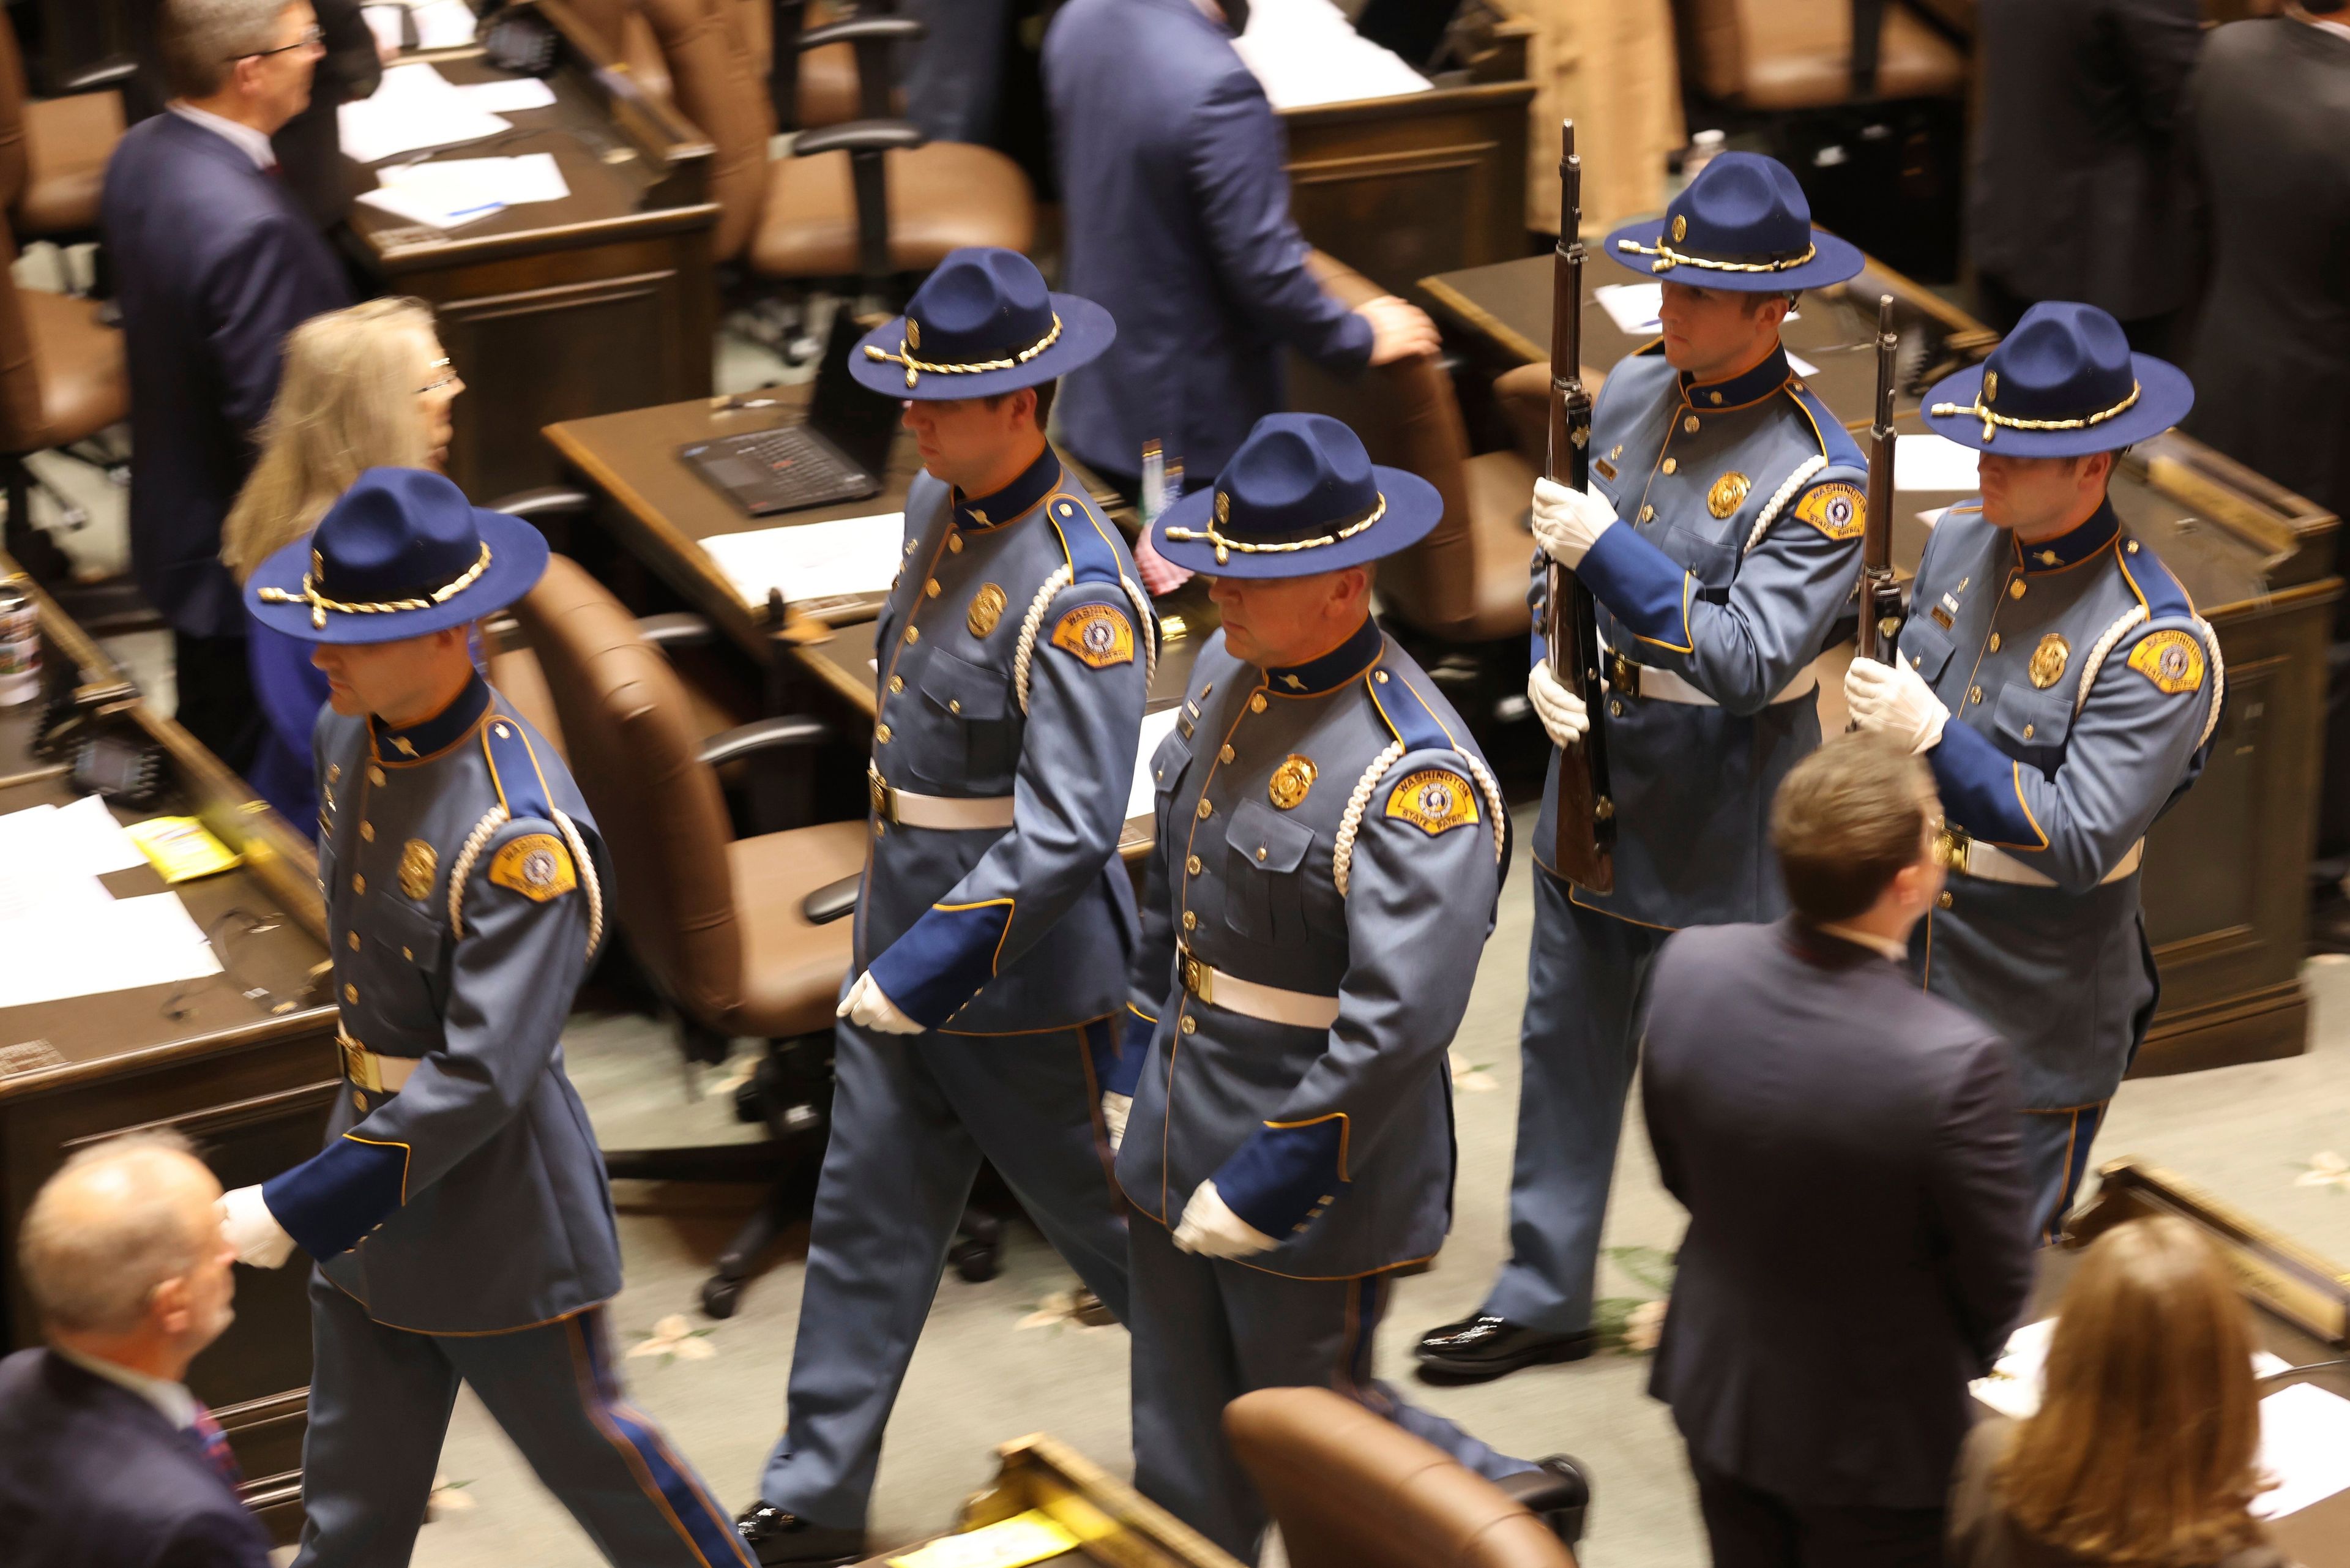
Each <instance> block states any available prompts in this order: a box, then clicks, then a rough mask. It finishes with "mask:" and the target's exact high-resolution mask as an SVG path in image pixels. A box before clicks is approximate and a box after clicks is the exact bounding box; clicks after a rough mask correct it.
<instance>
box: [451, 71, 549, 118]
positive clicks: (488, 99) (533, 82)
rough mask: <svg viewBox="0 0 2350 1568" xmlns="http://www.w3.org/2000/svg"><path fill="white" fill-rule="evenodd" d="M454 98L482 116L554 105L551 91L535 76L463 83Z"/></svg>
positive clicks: (516, 112) (512, 112) (546, 107)
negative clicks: (478, 110)
mask: <svg viewBox="0 0 2350 1568" xmlns="http://www.w3.org/2000/svg"><path fill="white" fill-rule="evenodd" d="M457 96H459V97H460V98H462V99H464V100H465V101H466V102H467V103H469V104H471V105H472V106H473V108H475V109H480V110H481V111H482V112H483V113H484V114H519V113H521V112H522V111H523V110H525V109H548V108H552V107H553V106H554V103H555V89H554V88H551V87H549V86H547V85H546V83H545V82H543V81H540V80H539V79H538V78H536V77H516V78H514V79H513V80H512V81H503V82H463V83H461V84H459V86H458V88H457Z"/></svg>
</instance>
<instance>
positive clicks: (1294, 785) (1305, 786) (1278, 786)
mask: <svg viewBox="0 0 2350 1568" xmlns="http://www.w3.org/2000/svg"><path fill="white" fill-rule="evenodd" d="M1314 772H1315V769H1314V761H1313V759H1312V758H1311V757H1301V756H1299V755H1298V754H1297V753H1295V752H1292V753H1290V754H1289V755H1288V756H1287V757H1285V758H1284V759H1283V761H1282V764H1281V765H1280V766H1279V767H1277V768H1275V769H1274V770H1273V777H1272V778H1271V779H1269V780H1267V781H1266V783H1265V786H1264V792H1265V794H1268V795H1271V796H1272V797H1273V804H1274V805H1277V806H1279V807H1281V809H1282V810H1284V811H1288V810H1291V809H1292V808H1294V807H1295V805H1297V803H1298V802H1300V801H1302V800H1304V799H1305V792H1306V791H1307V790H1310V789H1312V788H1313V787H1314Z"/></svg>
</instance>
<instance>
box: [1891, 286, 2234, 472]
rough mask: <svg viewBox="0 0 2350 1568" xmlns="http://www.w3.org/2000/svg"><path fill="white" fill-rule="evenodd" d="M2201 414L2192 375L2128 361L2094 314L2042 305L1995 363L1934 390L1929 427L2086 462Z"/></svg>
mask: <svg viewBox="0 0 2350 1568" xmlns="http://www.w3.org/2000/svg"><path fill="white" fill-rule="evenodd" d="M2194 406H2195V385H2194V383H2193V382H2191V381H2189V379H2187V372H2186V371H2184V370H2181V369H2179V368H2178V366H2176V365H2173V364H2171V363H2170V362H2168V360H2164V359H2158V358H2155V357H2154V356H2153V355H2151V354H2133V353H2131V352H2130V346H2129V339H2128V338H2127V337H2124V336H2123V335H2122V328H2121V323H2119V322H2117V321H2116V320H2115V319H2114V318H2113V317H2110V316H2108V315H2106V313H2105V312H2104V311H2102V310H2099V309H2098V308H2097V307H2096V306H2094V305H2074V304H2072V303H2071V302H2069V301H2066V300H2060V299H2052V300H2044V301H2043V302H2042V303H2040V304H2038V305H2035V306H2033V307H2032V308H2031V309H2029V310H2027V311H2025V312H2024V313H2023V319H2022V320H2021V321H2018V322H2017V323H2016V324H2015V330H2014V331H2012V332H2011V333H2009V334H2008V335H2007V337H2006V340H2005V341H2003V342H2002V343H2001V344H2000V346H1999V347H1998V348H1994V349H1992V350H1991V358H1988V359H1986V360H1984V361H1983V362H1982V363H1981V364H1980V365H1973V366H1970V367H1969V368H1967V369H1963V370H1960V372H1959V373H1958V374H1957V375H1955V376H1946V377H1944V378H1943V379H1940V380H1939V381H1937V382H1935V383H1934V387H1933V389H1932V390H1931V391H1929V392H1928V393H1927V394H1926V423H1927V424H1928V425H1929V426H1931V427H1932V428H1933V429H1934V430H1935V431H1937V432H1939V434H1942V435H1946V436H1948V437H1950V439H1951V440H1952V441H1957V442H1959V443H1960V445H1961V446H1970V447H1973V448H1975V449H1976V450H1977V451H1979V452H1998V453H2000V454H2001V455H2002V456H2004V457H2082V456H2085V455H2086V454H2088V453H2090V452H2114V451H2116V450H2118V449H2120V448H2122V447H2126V446H2127V445H2129V444H2130V443H2131V442H2132V441H2144V440H2146V439H2147V437H2148V436H2157V435H2160V434H2161V433H2162V432H2163V431H2167V430H2168V429H2169V428H2170V427H2171V426H2173V425H2175V424H2177V423H2178V421H2180V420H2183V419H2185V418H2186V417H2187V410H2189V409H2191V408H2193V407H2194Z"/></svg>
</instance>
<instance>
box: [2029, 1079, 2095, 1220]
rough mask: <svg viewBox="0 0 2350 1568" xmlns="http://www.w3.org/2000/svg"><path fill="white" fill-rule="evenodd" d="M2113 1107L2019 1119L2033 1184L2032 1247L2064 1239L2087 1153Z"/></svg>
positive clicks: (2038, 1113) (2085, 1169)
mask: <svg viewBox="0 0 2350 1568" xmlns="http://www.w3.org/2000/svg"><path fill="white" fill-rule="evenodd" d="M2112 1103H2113V1102H2111V1101H2110V1100H2100V1101H2099V1102H2097V1103H2096V1104H2095V1105H2094V1106H2067V1107H2065V1108H2064V1109H2063V1110H2054V1111H2037V1110H2027V1111H2025V1112H2024V1113H2023V1167H2024V1172H2025V1174H2026V1176H2027V1177H2028V1178H2029V1179H2030V1180H2031V1184H2032V1210H2031V1213H2032V1217H2033V1240H2034V1241H2040V1242H2048V1241H2054V1240H2055V1239H2056V1238H2057V1237H2058V1236H2059V1235H2060V1234H2062V1233H2063V1231H2064V1216H2065V1214H2066V1213H2067V1212H2069V1211H2070V1210H2071V1209H2072V1207H2073V1195H2074V1192H2076V1191H2077V1190H2078V1189H2079V1188H2080V1185H2081V1179H2082V1178H2083V1177H2085V1176H2086V1175H2087V1174H2088V1173H2089V1157H2090V1149H2091V1147H2092V1145H2093V1144H2094V1143H2095V1140H2096V1136H2097V1129H2098V1128H2099V1127H2102V1126H2103V1125H2104V1124H2105V1118H2106V1106H2109V1105H2111V1104H2112Z"/></svg>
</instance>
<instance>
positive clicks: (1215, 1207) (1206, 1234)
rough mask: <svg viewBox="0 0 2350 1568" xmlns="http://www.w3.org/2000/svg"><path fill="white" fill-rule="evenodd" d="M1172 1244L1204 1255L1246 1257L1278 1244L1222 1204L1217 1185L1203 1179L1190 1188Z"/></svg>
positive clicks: (1208, 1256)
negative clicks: (1189, 1195)
mask: <svg viewBox="0 0 2350 1568" xmlns="http://www.w3.org/2000/svg"><path fill="white" fill-rule="evenodd" d="M1175 1245H1177V1246H1178V1247H1180V1248H1181V1249H1182V1250H1183V1251H1186V1252H1197V1253H1199V1254H1200V1255H1201V1257H1203V1258H1245V1257H1249V1256H1251V1255H1253V1254H1254V1253H1257V1252H1270V1251H1273V1250H1274V1248H1275V1247H1278V1246H1279V1245H1281V1243H1280V1242H1278V1241H1274V1239H1273V1238H1272V1237H1270V1236H1268V1235H1266V1234H1265V1233H1264V1232H1263V1231H1260V1230H1258V1229H1257V1228H1256V1227H1255V1226H1253V1225H1252V1224H1250V1223H1249V1222H1248V1221H1247V1220H1243V1219H1242V1218H1241V1217H1240V1216H1239V1215H1237V1214H1235V1213H1233V1212H1232V1210H1230V1209H1227V1208H1226V1207H1224V1199H1223V1195H1222V1194H1221V1193H1219V1192H1218V1191H1217V1190H1216V1184H1215V1183H1214V1182H1212V1181H1203V1182H1201V1183H1200V1185H1199V1186H1198V1188H1196V1189H1194V1190H1193V1191H1192V1193H1191V1202H1189V1203H1186V1204H1185V1205H1183V1222H1182V1223H1181V1224H1180V1225H1178V1226H1176V1227H1175Z"/></svg>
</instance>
